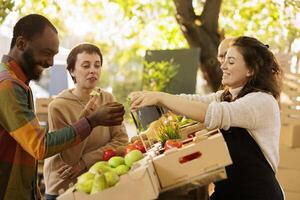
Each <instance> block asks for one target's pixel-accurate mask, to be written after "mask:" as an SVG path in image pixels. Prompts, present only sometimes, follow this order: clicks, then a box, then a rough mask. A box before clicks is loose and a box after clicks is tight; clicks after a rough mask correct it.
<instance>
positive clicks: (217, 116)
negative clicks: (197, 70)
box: [180, 88, 280, 172]
mask: <svg viewBox="0 0 300 200" xmlns="http://www.w3.org/2000/svg"><path fill="white" fill-rule="evenodd" d="M240 90H241V88H237V89H234V90H231V91H230V92H231V94H232V96H233V98H234V97H235V96H236V95H237V94H238V92H239V91H240ZM222 92H223V91H218V92H216V93H212V94H208V95H204V96H203V95H197V94H195V95H186V94H181V95H180V96H181V97H184V98H187V99H189V100H195V101H201V102H205V103H209V106H208V109H207V112H206V115H205V121H204V124H205V126H206V127H207V128H208V129H214V128H220V129H224V130H228V129H229V128H230V127H241V128H245V129H246V130H247V131H248V132H249V133H250V134H251V136H252V137H253V138H254V140H255V141H256V142H257V144H258V145H259V147H260V148H261V150H262V152H263V154H264V156H265V157H266V159H267V160H268V162H269V163H270V165H271V166H272V168H273V170H274V172H276V171H277V167H278V163H279V136H280V110H279V105H278V102H277V101H276V99H275V98H274V97H273V96H272V95H270V94H268V93H264V92H252V93H249V94H247V95H245V96H244V97H242V98H239V99H237V100H235V101H233V102H220V96H221V94H222Z"/></svg>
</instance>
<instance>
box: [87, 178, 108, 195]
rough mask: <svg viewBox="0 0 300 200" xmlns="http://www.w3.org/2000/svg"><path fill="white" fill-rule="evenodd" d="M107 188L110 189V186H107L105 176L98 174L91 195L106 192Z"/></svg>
mask: <svg viewBox="0 0 300 200" xmlns="http://www.w3.org/2000/svg"><path fill="white" fill-rule="evenodd" d="M105 188H108V184H107V181H106V179H105V176H104V174H96V175H95V177H94V182H93V187H92V190H91V194H94V193H97V192H100V191H102V190H104V189H105Z"/></svg>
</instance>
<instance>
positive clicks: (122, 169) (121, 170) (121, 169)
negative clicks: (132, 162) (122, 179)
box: [114, 165, 130, 176]
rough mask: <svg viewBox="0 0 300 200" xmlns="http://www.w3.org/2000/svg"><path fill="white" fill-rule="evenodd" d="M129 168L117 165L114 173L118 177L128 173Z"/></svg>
mask: <svg viewBox="0 0 300 200" xmlns="http://www.w3.org/2000/svg"><path fill="white" fill-rule="evenodd" d="M129 169H130V168H129V167H128V166H127V165H119V166H118V167H116V168H114V171H115V172H116V173H117V174H118V175H119V176H121V175H124V174H127V172H128V171H129Z"/></svg>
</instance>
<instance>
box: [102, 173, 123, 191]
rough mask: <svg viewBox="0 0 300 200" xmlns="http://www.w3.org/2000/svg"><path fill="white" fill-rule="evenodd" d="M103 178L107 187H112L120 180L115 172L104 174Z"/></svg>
mask: <svg viewBox="0 0 300 200" xmlns="http://www.w3.org/2000/svg"><path fill="white" fill-rule="evenodd" d="M104 176H105V180H106V182H107V185H108V187H112V186H114V185H115V184H116V183H117V182H119V180H120V177H119V175H118V174H117V172H115V171H109V172H105V173H104Z"/></svg>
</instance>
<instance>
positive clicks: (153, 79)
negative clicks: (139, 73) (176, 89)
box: [143, 60, 179, 92]
mask: <svg viewBox="0 0 300 200" xmlns="http://www.w3.org/2000/svg"><path fill="white" fill-rule="evenodd" d="M178 68H179V66H178V65H176V64H174V63H173V60H170V61H161V62H146V61H145V62H144V73H143V89H144V90H150V91H165V92H167V91H166V88H167V85H168V83H169V82H170V81H171V80H172V78H174V77H175V75H176V74H177V73H178Z"/></svg>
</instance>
